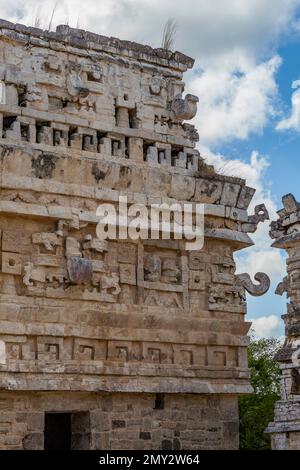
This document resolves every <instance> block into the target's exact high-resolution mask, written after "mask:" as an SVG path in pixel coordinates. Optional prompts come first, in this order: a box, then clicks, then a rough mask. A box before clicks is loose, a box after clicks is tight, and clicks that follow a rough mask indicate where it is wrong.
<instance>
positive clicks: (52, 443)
mask: <svg viewBox="0 0 300 470" xmlns="http://www.w3.org/2000/svg"><path fill="white" fill-rule="evenodd" d="M44 435H45V441H44V442H45V444H44V448H45V450H71V435H72V433H71V413H46V414H45V431H44Z"/></svg>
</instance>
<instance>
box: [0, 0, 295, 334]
mask: <svg viewBox="0 0 300 470" xmlns="http://www.w3.org/2000/svg"><path fill="white" fill-rule="evenodd" d="M52 13H53V21H52V28H53V27H54V26H55V25H57V24H61V23H64V24H66V23H67V24H69V25H70V26H73V27H80V28H82V29H88V30H90V31H94V32H97V33H100V34H104V35H109V36H116V37H119V38H122V39H129V40H134V41H137V42H142V43H148V44H150V45H152V46H153V47H160V45H161V36H162V30H163V27H164V24H165V22H166V21H167V20H168V19H169V18H174V20H175V21H176V24H177V32H176V38H175V48H176V49H177V50H180V51H181V52H184V53H185V54H187V55H190V56H192V57H194V58H195V60H196V62H195V67H194V69H193V71H191V72H189V73H188V74H187V75H186V79H185V81H186V91H189V92H191V93H194V94H196V95H198V96H199V100H200V101H199V108H198V109H199V111H198V116H197V118H196V119H195V123H196V125H197V127H198V129H199V134H200V143H199V148H200V151H201V153H202V155H203V156H204V157H206V158H207V159H208V161H209V162H210V163H213V164H214V165H215V166H216V167H217V168H218V169H221V170H222V171H223V172H225V173H228V174H234V175H238V176H242V177H245V178H246V179H247V182H248V184H249V185H251V186H254V187H255V188H257V192H256V195H255V198H254V199H255V201H254V203H261V202H264V203H265V204H266V205H267V207H268V209H269V212H270V215H271V218H273V219H274V218H275V217H276V210H278V209H279V208H280V207H281V197H282V195H284V194H286V193H288V192H293V193H294V194H295V196H296V198H298V199H299V200H300V188H299V176H298V175H299V173H298V171H299V170H300V162H299V155H298V154H299V143H300V54H299V50H300V0H185V1H184V2H183V1H179V0H164V1H161V0H101V1H100V0H99V1H97V0H85V1H84V2H82V1H80V0H59V1H58V2H55V0H54V1H53V0H26V2H25V1H24V0H10V1H9V2H8V1H7V0H0V17H1V18H5V19H7V20H10V21H14V22H20V23H25V24H28V25H29V24H30V25H34V24H35V25H38V26H40V27H44V28H46V29H47V28H48V26H49V23H50V22H51V21H50V18H51V16H52ZM254 239H255V242H256V246H255V247H254V248H251V249H247V250H244V252H243V253H242V254H240V255H239V256H238V258H237V263H238V271H239V272H245V271H248V272H249V273H250V274H254V273H255V272H257V271H259V270H262V271H265V272H267V273H268V274H269V275H270V277H271V279H272V288H271V292H269V294H267V295H266V296H264V297H262V298H256V299H254V298H251V297H250V298H248V302H249V307H248V318H250V319H252V320H253V321H254V326H255V329H256V333H257V335H264V336H270V335H281V334H282V333H283V327H282V321H281V319H280V315H281V314H282V313H284V312H285V303H286V299H285V298H280V297H278V296H275V295H274V294H273V292H274V289H275V287H276V284H277V282H278V281H279V280H281V278H282V276H283V273H284V269H285V267H284V257H283V253H280V252H279V251H278V250H276V249H270V243H271V240H270V239H269V238H268V224H264V225H263V226H261V227H260V229H259V230H258V232H257V233H256V234H255V236H254Z"/></svg>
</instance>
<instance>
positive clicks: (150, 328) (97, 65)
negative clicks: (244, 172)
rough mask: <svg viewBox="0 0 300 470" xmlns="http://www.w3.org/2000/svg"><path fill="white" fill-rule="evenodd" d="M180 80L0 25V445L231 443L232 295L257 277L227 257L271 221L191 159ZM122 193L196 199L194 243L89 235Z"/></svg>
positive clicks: (127, 59) (244, 382)
mask: <svg viewBox="0 0 300 470" xmlns="http://www.w3.org/2000/svg"><path fill="white" fill-rule="evenodd" d="M192 66H193V60H192V59H191V58H189V57H187V56H185V55H183V54H181V53H179V52H170V51H167V50H164V49H152V48H151V47H149V46H145V45H140V44H136V43H132V42H128V41H121V40H119V39H115V38H109V37H104V36H100V35H97V34H93V33H89V32H86V31H83V30H78V29H72V28H70V27H69V26H65V25H63V26H58V27H57V29H56V32H49V31H42V30H40V29H37V28H30V27H25V26H23V25H19V24H17V25H15V24H12V23H9V22H7V21H3V20H1V21H0V98H1V104H0V115H1V121H0V122H1V134H0V137H1V142H0V146H1V160H0V175H1V200H0V209H1V214H0V233H1V239H0V241H1V244H0V252H1V253H0V260H1V272H0V389H1V391H0V448H1V449H44V448H45V449H51V448H57V447H59V448H72V449H175V450H176V449H236V448H237V447H238V431H239V429H238V406H237V405H238V396H239V395H241V394H247V393H250V392H251V387H250V385H249V370H248V366H247V345H248V338H247V332H248V330H249V327H250V324H249V323H247V322H245V321H244V315H245V313H246V302H245V291H247V292H249V293H251V294H253V295H260V294H263V293H264V292H265V291H266V290H267V288H268V284H269V281H268V278H267V276H266V275H264V274H263V273H258V274H257V275H256V280H257V281H258V282H256V283H252V281H251V279H250V277H249V276H248V275H247V274H241V275H236V273H235V262H234V258H233V256H234V253H235V252H236V251H237V250H241V249H243V248H246V247H248V246H250V245H252V244H253V242H252V241H251V238H250V237H249V235H248V233H253V232H255V230H256V228H257V225H258V223H259V222H262V221H264V220H266V219H267V218H268V213H267V211H266V209H265V207H264V205H263V204H262V205H259V206H256V207H255V209H254V210H252V211H249V212H251V213H250V214H249V213H248V212H247V210H248V207H249V204H250V202H251V200H252V197H253V194H254V189H252V188H250V187H248V186H246V184H245V181H244V180H242V179H239V178H233V177H228V176H224V175H222V174H218V173H217V172H216V171H215V170H214V168H213V167H211V166H209V165H207V164H206V163H205V160H204V159H203V158H202V157H201V156H200V155H199V152H198V151H197V150H196V148H195V145H196V142H197V141H198V134H197V131H196V129H195V128H194V126H193V125H192V124H189V123H188V122H187V121H189V120H190V119H192V118H193V117H194V116H195V114H196V110H197V101H198V99H197V97H195V96H193V95H190V94H186V95H185V94H184V93H183V92H184V83H183V81H182V77H183V73H184V72H185V71H186V70H187V69H190V68H191V67H192ZM119 196H127V198H128V203H129V204H131V203H140V204H143V205H146V206H150V205H151V204H161V203H174V202H181V203H182V202H189V203H190V204H192V207H193V210H194V208H195V205H196V203H203V204H204V209H205V243H204V247H203V248H202V249H201V250H198V251H195V250H187V249H186V244H185V241H184V240H178V239H175V238H174V237H173V238H171V239H170V240H164V239H158V240H155V239H148V240H143V241H141V240H130V239H127V240H118V239H117V240H101V239H99V238H98V237H97V235H96V224H97V221H98V218H97V216H96V210H97V207H98V205H99V204H100V203H103V202H105V203H111V204H113V205H115V206H117V204H118V200H119ZM291 250H294V248H292V247H291ZM295 250H296V248H295ZM295 252H296V251H295ZM295 282H296V281H295ZM289 315H290V317H289V318H292V316H293V315H294V313H290V314H289ZM295 315H296V314H295ZM293 318H294V317H293ZM295 318H296V317H295ZM289 321H290V320H288V322H289ZM291 321H292V320H291ZM290 328H292V326H290ZM286 371H287V374H289V373H290V369H288V368H287V369H286ZM288 380H289V379H287V381H288ZM295 380H296V379H295ZM288 383H289V382H288ZM275 426H276V424H275ZM278 432H281V430H279V431H278Z"/></svg>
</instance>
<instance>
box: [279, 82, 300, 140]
mask: <svg viewBox="0 0 300 470" xmlns="http://www.w3.org/2000/svg"><path fill="white" fill-rule="evenodd" d="M298 87H300V80H295V81H294V82H293V83H292V88H293V89H295V88H298ZM276 129H277V130H279V131H286V130H294V131H298V132H299V131H300V88H298V89H297V90H296V91H294V93H293V94H292V98H291V112H290V116H289V117H287V118H285V119H282V120H281V121H280V122H279V123H278V124H277V126H276Z"/></svg>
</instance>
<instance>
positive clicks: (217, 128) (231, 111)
mask: <svg viewBox="0 0 300 470" xmlns="http://www.w3.org/2000/svg"><path fill="white" fill-rule="evenodd" d="M280 63H281V59H280V57H279V56H274V57H273V58H271V59H270V60H268V61H266V62H263V63H260V64H257V65H256V64H247V65H244V66H243V68H242V67H240V69H239V72H240V73H239V74H238V75H237V73H236V70H235V69H233V68H232V66H231V67H229V68H227V69H225V68H223V67H222V68H220V67H208V68H207V69H206V70H205V71H204V72H203V73H202V74H201V75H200V76H197V77H195V78H194V79H193V80H192V81H191V83H190V87H189V88H190V90H191V91H192V92H193V93H194V94H196V95H198V96H199V100H200V105H199V107H200V110H199V113H198V116H197V118H196V119H195V122H196V125H197V127H198V128H199V134H200V141H201V142H202V143H205V144H208V145H215V144H216V143H218V144H219V143H220V142H222V141H226V140H232V139H246V138H247V137H248V136H249V134H250V133H254V132H256V133H261V132H262V130H263V128H264V127H265V125H266V124H267V122H268V120H269V119H270V117H272V116H274V115H275V108H274V104H273V103H274V101H275V100H276V96H277V85H276V81H275V74H276V71H277V70H278V67H279V66H280Z"/></svg>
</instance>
